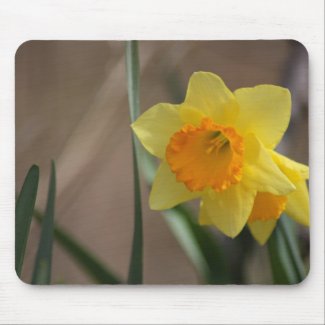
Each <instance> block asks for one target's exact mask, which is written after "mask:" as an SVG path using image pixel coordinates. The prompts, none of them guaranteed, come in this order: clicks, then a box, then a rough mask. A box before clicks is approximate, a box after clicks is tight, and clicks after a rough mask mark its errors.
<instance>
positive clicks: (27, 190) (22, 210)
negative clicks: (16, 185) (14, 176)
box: [15, 165, 39, 277]
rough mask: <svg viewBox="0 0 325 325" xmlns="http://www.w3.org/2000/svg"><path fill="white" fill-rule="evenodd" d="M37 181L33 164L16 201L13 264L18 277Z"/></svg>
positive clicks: (35, 168)
mask: <svg viewBox="0 0 325 325" xmlns="http://www.w3.org/2000/svg"><path fill="white" fill-rule="evenodd" d="M38 181H39V168H38V166H35V165H33V166H32V167H31V168H30V169H29V171H28V173H27V175H26V178H25V181H24V184H23V187H22V189H21V191H20V194H19V196H18V198H17V202H16V221H15V222H16V225H15V230H16V235H15V266H16V272H17V275H18V276H19V277H20V275H21V270H22V267H23V262H24V256H25V250H26V244H27V239H28V235H29V229H30V224H31V221H32V215H33V211H34V206H35V201H36V194H37V188H38Z"/></svg>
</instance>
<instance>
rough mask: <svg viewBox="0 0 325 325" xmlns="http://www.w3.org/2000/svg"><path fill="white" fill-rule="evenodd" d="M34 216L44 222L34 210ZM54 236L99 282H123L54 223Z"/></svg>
mask: <svg viewBox="0 0 325 325" xmlns="http://www.w3.org/2000/svg"><path fill="white" fill-rule="evenodd" d="M34 217H35V218H36V220H37V221H39V222H42V216H41V214H40V213H39V212H38V211H36V210H35V211H34ZM54 238H55V240H56V241H57V242H58V243H59V244H60V245H61V246H62V247H63V249H64V250H65V251H66V252H67V253H68V254H70V256H71V257H72V258H73V259H74V260H75V261H76V262H77V263H78V264H79V265H80V266H81V267H82V268H83V269H84V270H85V271H86V272H87V274H88V275H90V276H91V277H92V278H93V279H94V280H95V281H96V282H97V283H99V284H120V283H122V282H121V280H119V279H118V278H117V277H116V276H115V275H114V274H113V273H112V272H111V271H109V270H108V269H107V268H106V267H105V266H104V265H103V263H102V262H100V261H99V260H98V259H97V258H96V257H95V256H94V255H93V254H92V253H91V252H89V251H88V250H87V249H86V248H85V247H83V246H82V245H81V244H80V243H78V242H77V241H76V240H75V239H74V238H73V237H72V236H71V235H70V234H68V233H67V232H65V231H63V230H62V229H60V228H59V227H58V226H56V225H54Z"/></svg>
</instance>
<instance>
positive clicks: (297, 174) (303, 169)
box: [270, 150, 309, 183]
mask: <svg viewBox="0 0 325 325" xmlns="http://www.w3.org/2000/svg"><path fill="white" fill-rule="evenodd" d="M270 152H271V155H272V159H273V161H274V162H275V163H276V164H277V165H278V166H279V168H280V169H281V170H282V172H283V173H285V174H286V176H287V177H288V178H289V179H290V180H291V181H292V182H293V183H295V182H298V181H300V180H304V179H308V178H309V168H308V166H306V165H304V164H300V163H298V162H296V161H294V160H291V159H289V158H287V157H285V156H283V155H280V154H279V153H277V152H275V151H273V150H270Z"/></svg>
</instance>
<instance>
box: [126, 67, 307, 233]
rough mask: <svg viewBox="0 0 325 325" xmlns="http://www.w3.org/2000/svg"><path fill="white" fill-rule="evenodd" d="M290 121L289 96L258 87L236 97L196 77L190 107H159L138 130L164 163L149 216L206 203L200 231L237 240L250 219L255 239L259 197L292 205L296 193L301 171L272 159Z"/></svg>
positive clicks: (215, 80) (217, 81)
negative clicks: (217, 232)
mask: <svg viewBox="0 0 325 325" xmlns="http://www.w3.org/2000/svg"><path fill="white" fill-rule="evenodd" d="M290 114H291V97H290V92H289V91H288V90H287V89H285V88H281V87H277V86H273V85H260V86H257V87H254V88H241V89H238V90H236V91H235V92H234V93H232V92H231V91H230V90H229V89H228V88H227V87H226V86H225V84H224V82H223V81H222V80H221V78H219V77H218V76H217V75H215V74H213V73H208V72H197V73H194V74H193V75H192V77H191V79H190V82H189V86H188V90H187V93H186V98H185V101H184V103H182V104H179V105H172V104H164V103H162V104H158V105H155V106H153V107H151V108H150V109H149V110H147V111H146V112H145V113H143V114H142V115H141V116H140V117H139V118H138V119H137V120H136V121H135V122H134V123H133V124H132V128H133V130H134V132H135V133H136V135H137V137H138V138H139V140H140V141H141V143H142V144H143V146H144V147H145V148H146V149H147V150H148V151H149V152H150V153H151V154H153V155H155V156H156V157H158V158H160V159H161V164H160V166H159V168H158V171H157V174H156V177H155V180H154V182H153V186H152V190H151V193H150V198H149V204H150V207H151V209H153V210H164V209H169V208H171V207H173V206H175V205H177V204H179V203H182V202H184V201H188V200H191V199H195V198H201V206H200V216H199V222H200V224H203V225H204V224H208V225H214V226H216V227H217V228H218V229H219V230H221V231H222V232H223V233H224V234H226V235H227V236H230V237H235V236H237V235H238V234H239V232H240V231H241V230H242V229H243V227H244V226H245V224H246V223H247V221H248V219H249V218H251V222H250V223H249V225H250V227H251V228H252V229H254V230H252V232H253V234H255V233H256V232H258V229H257V227H256V226H257V223H256V221H255V219H256V218H257V217H255V214H254V213H253V214H252V211H253V212H254V211H255V210H257V209H258V208H259V204H258V202H259V197H260V196H261V195H263V194H260V193H269V194H270V195H273V196H274V197H283V196H288V197H290V195H293V194H289V193H291V192H293V191H295V190H296V186H298V182H296V179H293V178H292V177H291V176H292V175H293V174H295V175H296V173H295V170H296V169H294V168H293V169H292V170H293V171H292V172H291V169H290V168H289V167H292V166H291V165H290V164H289V163H287V164H284V165H285V167H283V166H282V165H281V162H282V160H281V158H278V157H281V156H278V155H276V154H273V151H272V149H273V148H274V147H275V146H276V145H277V144H278V142H279V141H280V140H281V138H282V136H283V134H284V132H285V130H286V129H287V126H288V123H289V119H290ZM285 161H286V162H287V160H285ZM293 165H294V166H296V165H295V164H294V163H293ZM286 168H288V169H290V172H287V170H286ZM297 173H298V172H297ZM301 177H302V176H301ZM293 193H294V192H293ZM262 199H263V198H262ZM264 201H267V200H264ZM264 201H263V202H264ZM289 201H290V200H288V204H287V208H288V209H289V206H290V204H289ZM254 202H255V204H254ZM256 202H257V203H256ZM262 204H264V203H262ZM271 206H272V205H271V203H270V204H269V206H265V209H268V208H271ZM253 207H254V208H253ZM281 208H282V206H281ZM296 216H297V214H296ZM254 218H255V219H254ZM253 219H254V222H253ZM255 230H256V231H255ZM263 231H264V230H263ZM264 232H265V231H264ZM255 237H257V236H255Z"/></svg>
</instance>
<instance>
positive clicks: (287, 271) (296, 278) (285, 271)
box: [268, 215, 306, 284]
mask: <svg viewBox="0 0 325 325" xmlns="http://www.w3.org/2000/svg"><path fill="white" fill-rule="evenodd" d="M268 249H269V255H270V262H271V267H272V273H273V281H274V283H275V284H295V283H299V282H301V281H302V280H303V279H304V278H305V277H306V270H305V267H304V264H303V261H302V259H301V255H300V251H299V247H298V242H297V239H296V232H295V229H294V227H293V223H292V222H291V220H289V218H288V217H286V216H285V215H282V216H281V218H280V220H279V221H278V225H277V228H276V229H275V231H274V232H273V234H272V236H271V238H270V239H269V242H268Z"/></svg>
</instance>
